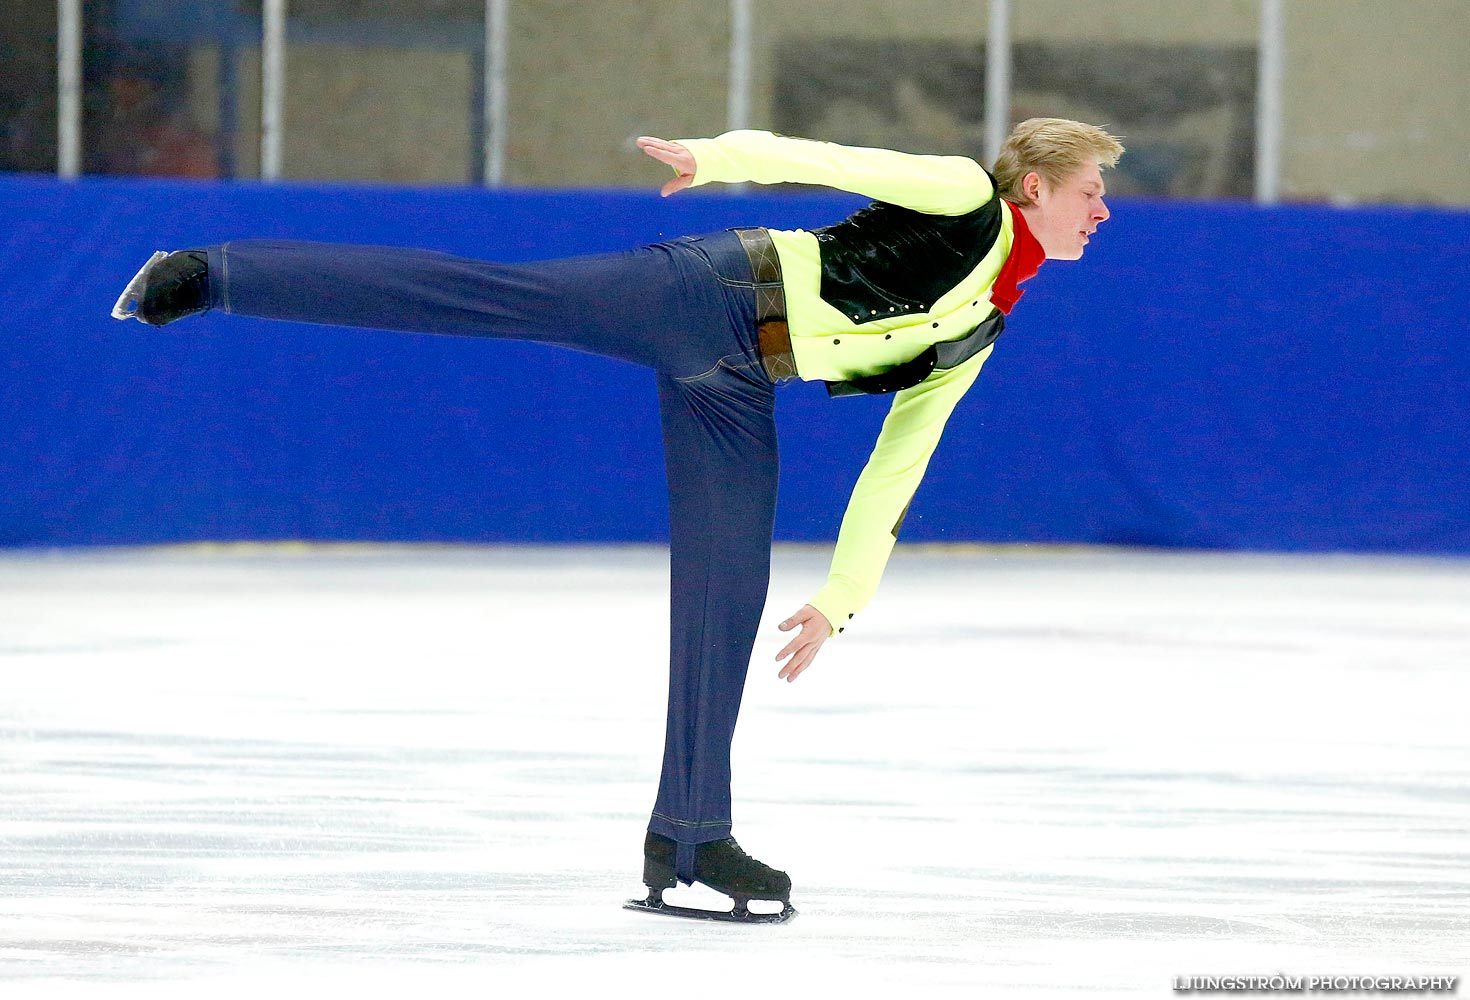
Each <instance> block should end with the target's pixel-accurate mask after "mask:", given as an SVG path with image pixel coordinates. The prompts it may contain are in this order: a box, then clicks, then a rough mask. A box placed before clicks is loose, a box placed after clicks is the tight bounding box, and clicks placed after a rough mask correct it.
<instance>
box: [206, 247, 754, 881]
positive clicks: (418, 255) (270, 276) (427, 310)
mask: <svg viewBox="0 0 1470 1000" xmlns="http://www.w3.org/2000/svg"><path fill="white" fill-rule="evenodd" d="M209 267H210V277H211V289H212V295H213V305H214V306H215V307H216V308H220V309H223V310H225V311H227V312H233V313H239V314H242V315H247V316H258V317H264V318H268V319H281V320H294V321H296V322H302V323H326V324H332V325H336V326H359V327H372V328H377V329H388V330H403V331H408V332H413V333H437V334H450V335H455V336H468V337H503V338H511V339H516V340H529V341H538V342H543V343H552V344H560V345H563V346H566V347H571V348H575V349H579V350H584V351H590V352H592V353H595V354H601V355H605V356H608V357H613V358H620V359H622V360H625V361H631V362H634V363H636V364H640V365H644V366H646V367H649V368H652V369H653V370H654V371H655V372H656V373H657V379H658V393H659V409H660V414H661V418H662V422H663V435H664V457H665V462H666V466H667V470H668V485H669V512H670V522H671V527H670V552H671V555H670V561H671V570H672V572H671V580H672V595H671V600H670V634H669V712H668V730H667V734H666V739H665V744H664V762H663V775H662V778H661V781H660V784H659V791H658V798H657V801H656V803H655V805H654V810H653V817H652V819H651V821H650V823H649V829H650V830H652V831H653V832H655V833H660V834H663V835H664V836H667V837H671V838H673V839H674V840H675V841H677V842H679V844H680V845H681V847H682V849H681V850H680V851H679V852H678V853H679V867H680V869H681V871H680V874H681V875H683V876H684V877H685V878H686V879H687V878H688V877H689V876H690V875H691V874H692V869H691V867H690V866H691V864H692V856H693V850H692V847H691V846H689V845H693V844H699V843H704V842H706V841H710V840H718V839H721V838H723V837H728V836H729V835H730V743H731V740H732V738H733V736H734V732H735V718H736V715H737V714H738V712H739V710H740V697H741V694H742V691H743V689H744V686H745V674H746V670H747V668H748V666H749V663H750V652H751V647H752V645H753V644H754V641H755V634H756V629H757V626H758V624H759V622H760V617H761V611H762V609H763V608H764V605H765V600H766V590H767V584H768V581H769V577H770V555H771V530H772V523H773V521H774V518H775V507H776V480H777V455H776V427H775V397H774V386H773V384H772V382H771V380H770V379H769V378H768V377H767V376H766V374H765V371H764V369H762V367H761V363H760V356H759V353H758V349H757V347H756V343H755V339H756V338H755V286H754V283H753V280H752V275H751V268H750V264H749V262H748V260H747V258H746V255H745V251H744V250H743V248H742V247H741V245H740V242H739V240H738V238H737V237H735V236H734V234H732V233H715V234H711V235H707V236H697V237H683V238H680V239H677V240H671V241H669V242H666V243H659V244H656V245H654V246H650V247H643V248H641V249H637V250H631V251H628V252H625V253H617V254H602V255H596V256H587V257H574V258H568V259H563V260H550V261H541V262H537V263H530V264H497V263H490V262H487V261H479V260H469V259H465V258H460V257H452V256H449V255H446V254H441V253H433V252H430V251H425V250H408V249H400V248H394V247H363V246H343V245H337V244H323V243H295V242H277V241H266V240H248V241H241V242H234V243H226V244H224V245H223V246H215V247H210V248H209ZM588 419H589V421H593V420H596V419H598V418H597V415H595V414H589V415H588Z"/></svg>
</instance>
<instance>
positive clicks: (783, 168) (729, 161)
mask: <svg viewBox="0 0 1470 1000" xmlns="http://www.w3.org/2000/svg"><path fill="white" fill-rule="evenodd" d="M638 147H639V148H640V149H642V150H643V151H644V152H645V153H647V154H648V155H649V156H652V157H653V158H654V159H656V160H659V161H660V162H662V163H666V164H668V165H669V166H670V167H673V169H674V172H675V175H676V176H675V178H674V179H673V180H672V181H669V182H668V183H667V184H665V185H664V187H663V194H665V195H670V194H673V193H674V192H675V191H680V190H683V189H684V188H686V187H691V186H693V187H698V186H699V185H701V184H710V183H715V182H726V183H740V182H744V181H753V182H755V183H756V184H783V183H796V184H821V185H823V186H826V187H834V188H838V189H839V190H842V191H851V192H853V193H854V194H861V195H864V196H866V197H869V198H873V199H876V200H878V201H886V202H889V203H891V204H894V205H902V206H903V207H905V208H911V209H913V210H914V211H916V212H927V213H929V214H931V215H964V214H965V213H966V212H972V211H974V210H975V209H977V208H979V207H980V206H981V205H984V204H985V203H986V202H988V201H990V199H991V198H992V197H994V195H995V188H994V186H993V185H992V184H991V182H990V177H989V176H988V175H987V174H986V173H985V170H984V169H983V168H982V167H981V166H980V164H978V163H976V162H975V161H974V160H971V159H969V158H968V157H964V156H925V155H919V154H914V153H900V152H898V151H896V150H892V149H875V148H871V147H866V146H840V145H838V144H837V143H834V142H818V141H816V140H813V139H793V138H791V137H789V136H784V135H776V134H774V133H771V132H760V131H756V130H754V129H740V130H738V131H735V132H726V133H725V134H724V135H721V136H717V137H715V138H713V139H681V140H679V141H678V142H670V141H668V140H665V139H655V138H653V137H652V136H644V137H642V138H640V139H639V140H638Z"/></svg>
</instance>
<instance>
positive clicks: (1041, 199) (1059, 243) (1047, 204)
mask: <svg viewBox="0 0 1470 1000" xmlns="http://www.w3.org/2000/svg"><path fill="white" fill-rule="evenodd" d="M1021 187H1022V190H1024V191H1025V192H1026V195H1027V196H1028V197H1029V198H1030V199H1031V204H1030V205H1029V206H1027V207H1026V209H1025V212H1026V224H1027V225H1028V226H1030V227H1031V233H1032V235H1033V236H1035V237H1036V239H1037V241H1038V242H1040V243H1041V248H1042V249H1043V250H1045V251H1046V256H1047V258H1048V259H1050V260H1078V259H1080V258H1081V257H1082V253H1083V251H1084V250H1086V249H1087V244H1088V243H1089V242H1090V241H1091V238H1092V234H1093V233H1095V232H1097V227H1098V226H1100V225H1102V224H1103V223H1104V222H1106V221H1107V220H1108V217H1109V216H1110V215H1111V214H1112V213H1111V212H1109V211H1108V206H1107V205H1105V204H1103V195H1104V194H1105V193H1106V188H1105V187H1104V186H1103V180H1102V171H1101V170H1100V169H1099V167H1098V165H1097V161H1096V160H1094V161H1091V162H1089V163H1088V164H1087V165H1086V166H1084V167H1082V168H1081V169H1080V170H1078V171H1077V172H1076V173H1074V174H1072V175H1070V176H1068V177H1066V178H1064V179H1063V180H1062V181H1060V182H1059V183H1057V184H1052V183H1050V182H1049V181H1047V179H1046V178H1045V177H1042V176H1041V175H1040V174H1039V173H1036V172H1034V171H1033V172H1032V173H1029V174H1027V175H1026V176H1025V177H1023V178H1022V179H1021Z"/></svg>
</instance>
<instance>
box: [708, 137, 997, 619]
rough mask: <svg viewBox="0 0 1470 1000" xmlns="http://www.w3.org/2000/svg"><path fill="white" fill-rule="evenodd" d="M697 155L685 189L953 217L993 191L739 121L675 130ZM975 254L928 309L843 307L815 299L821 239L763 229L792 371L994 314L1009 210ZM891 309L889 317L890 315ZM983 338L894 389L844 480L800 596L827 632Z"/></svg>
mask: <svg viewBox="0 0 1470 1000" xmlns="http://www.w3.org/2000/svg"><path fill="white" fill-rule="evenodd" d="M679 142H680V143H681V144H682V145H684V146H685V147H686V148H687V149H688V150H689V151H690V153H692V154H693V156H694V159H695V164H696V169H695V174H694V180H693V183H694V185H695V186H698V185H702V184H710V183H717V182H732V183H742V182H754V183H757V184H776V183H787V182H791V183H801V184H819V185H823V186H825V187H831V188H837V189H839V190H843V191H851V192H853V193H855V194H861V195H864V196H866V197H869V198H872V199H874V200H876V201H879V202H884V203H887V204H890V205H898V206H901V207H902V208H907V209H911V210H913V211H916V212H921V213H924V214H926V215H935V216H962V215H965V214H966V213H970V212H974V211H975V210H976V209H979V208H981V207H982V206H985V205H987V204H988V203H989V202H990V201H991V199H993V198H995V196H996V195H995V188H994V185H993V183H992V181H991V179H990V176H989V175H988V174H987V173H986V172H985V170H984V168H982V167H981V166H980V164H978V163H976V162H975V161H974V160H971V159H968V158H966V157H962V156H922V155H914V154H909V153H900V152H896V151H893V150H887V149H870V148H859V147H851V146H840V145H836V144H834V143H828V142H816V141H812V140H808V139H794V138H788V137H786V136H779V135H775V134H773V133H770V132H760V131H753V130H741V131H737V132H727V133H725V134H724V135H721V136H718V137H716V138H713V139H680V140H679ZM1000 209H1001V212H1000V229H999V232H998V234H997V235H996V236H995V238H994V242H993V243H992V245H991V246H990V247H989V249H988V251H987V252H985V253H984V256H983V258H982V259H980V260H979V263H978V264H977V265H975V266H974V268H973V269H972V270H970V271H969V272H968V273H967V274H966V275H964V277H963V278H961V279H960V280H959V281H958V282H956V283H955V284H954V285H952V286H951V287H950V288H949V289H948V291H945V292H943V294H941V295H939V296H937V298H936V299H935V300H934V301H933V302H932V303H931V302H925V303H924V304H923V305H924V306H926V307H927V308H921V309H918V310H915V309H912V308H905V309H902V310H900V309H897V308H892V307H890V308H888V309H886V310H885V309H879V308H875V309H871V310H868V312H867V314H866V315H863V314H857V315H849V314H847V313H844V312H843V311H841V310H839V309H838V308H837V307H836V306H835V305H833V304H832V303H830V302H828V301H825V300H824V299H823V298H822V294H821V287H822V259H821V247H820V244H819V242H818V240H817V238H816V236H815V235H814V234H812V233H809V232H806V231H804V230H800V229H798V230H771V231H770V232H771V240H772V242H773V243H774V245H775V248H776V252H777V255H778V256H779V257H780V260H781V272H782V278H783V283H784V287H785V293H786V311H787V322H788V325H789V327H790V331H791V348H792V354H793V356H794V357H795V360H796V368H797V373H798V374H799V376H800V377H801V378H802V379H805V380H809V381H810V380H822V381H843V380H846V379H850V378H853V377H859V376H864V375H872V374H876V373H878V372H882V371H884V370H886V369H889V368H892V367H894V366H895V365H898V364H900V363H902V362H905V361H908V360H909V359H911V358H913V357H915V356H916V355H918V354H920V353H921V352H922V351H924V350H925V349H926V348H927V347H929V346H930V345H931V344H936V343H940V342H943V341H950V340H957V339H960V338H962V337H964V336H965V335H966V334H968V333H969V332H970V331H971V330H972V329H974V328H975V326H977V325H978V324H979V323H981V322H982V321H984V320H985V319H987V318H988V317H990V316H991V315H993V314H994V312H995V311H996V308H995V306H994V305H993V304H992V303H991V301H990V293H991V290H992V288H993V286H994V285H995V281H996V277H997V276H998V275H999V274H1000V273H1001V269H1002V267H1003V266H1004V265H1005V262H1006V259H1007V256H1008V255H1009V254H1010V252H1011V247H1012V244H1013V240H1014V238H1015V220H1014V218H1013V215H1012V210H1011V207H1010V206H1009V205H1008V204H1006V203H1005V202H1003V201H1002V202H1001V203H1000ZM889 313H891V315H889ZM991 350H992V347H986V348H985V349H984V350H982V351H980V352H978V353H977V354H975V355H974V356H972V357H970V358H969V359H968V360H966V361H964V362H962V363H960V364H959V365H957V366H955V367H953V368H949V369H940V370H936V371H935V372H934V373H933V374H931V375H930V376H929V377H928V378H926V379H924V381H922V382H921V383H919V384H918V385H915V386H912V387H910V388H908V389H904V390H902V391H900V392H898V393H895V394H894V399H893V404H892V407H891V409H890V410H889V413H888V417H887V419H886V420H885V421H884V423H883V429H882V431H881V432H880V434H879V435H878V440H877V442H876V444H875V445H874V447H873V452H872V455H871V456H870V457H869V459H868V462H867V465H866V466H865V468H864V469H863V472H862V475H861V476H859V478H858V481H857V484H856V486H855V487H854V488H853V491H852V497H851V499H850V500H849V501H848V505H847V512H846V514H845V515H844V516H843V519H842V527H841V530H840V531H839V533H838V537H837V548H836V550H835V552H834V554H833V558H832V566H831V570H830V572H829V574H828V577H827V582H826V585H825V586H823V587H822V589H821V590H820V591H819V592H818V593H817V595H816V596H815V597H813V598H812V599H811V601H810V602H809V603H810V604H811V605H812V606H813V607H815V608H816V609H817V610H818V611H820V612H821V613H822V614H823V615H825V616H826V618H827V620H828V622H830V623H831V625H832V628H833V630H834V632H840V631H842V630H843V628H844V627H845V626H846V624H847V622H848V620H849V619H851V618H852V616H853V615H855V614H856V613H857V612H859V611H861V610H862V609H863V608H864V607H866V606H867V604H868V602H869V601H870V600H871V599H872V597H873V594H874V593H875V592H876V591H877V588H878V582H879V580H880V579H881V577H882V575H883V570H884V568H885V567H886V565H887V563H888V558H889V556H890V555H891V553H892V551H893V545H894V542H895V541H896V540H897V537H898V526H899V523H900V522H901V520H902V519H903V516H904V514H905V513H906V512H907V510H908V506H909V503H910V502H911V500H912V499H913V496H914V493H915V491H916V490H917V489H918V487H919V483H920V482H921V481H922V480H923V478H924V472H925V470H926V469H927V468H928V466H929V460H930V458H931V457H932V456H933V454H934V450H935V448H936V447H937V446H938V444H939V439H940V435H941V434H942V433H943V430H944V425H945V423H946V422H947V421H948V419H949V415H950V414H951V413H952V412H953V411H954V408H955V405H956V404H957V403H958V402H959V400H960V398H961V397H962V396H963V395H964V394H965V392H966V391H967V390H968V389H969V388H970V386H971V385H972V384H974V381H975V378H976V376H977V375H979V373H980V369H981V367H982V366H983V365H984V364H985V361H986V360H987V359H988V358H989V357H990V353H991Z"/></svg>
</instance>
